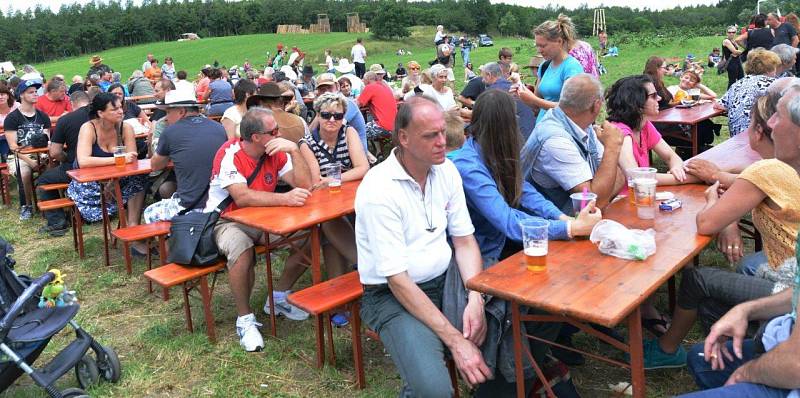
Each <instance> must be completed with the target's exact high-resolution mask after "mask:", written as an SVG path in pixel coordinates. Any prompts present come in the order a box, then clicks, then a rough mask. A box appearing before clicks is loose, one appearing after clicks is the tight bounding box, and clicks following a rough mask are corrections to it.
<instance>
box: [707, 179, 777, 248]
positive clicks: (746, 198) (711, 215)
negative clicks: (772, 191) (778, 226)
mask: <svg viewBox="0 0 800 398" xmlns="http://www.w3.org/2000/svg"><path fill="white" fill-rule="evenodd" d="M717 188H719V183H715V184H714V185H711V186H710V187H708V189H706V205H705V207H703V209H702V210H700V212H698V213H697V233H699V234H701V235H712V234H715V233H717V232H719V231H720V230H722V229H723V228H725V227H726V226H728V225H730V224H731V223H732V222H734V221H736V220H738V219H740V218H742V217H743V216H744V215H745V214H747V213H749V212H750V211H751V210H753V209H754V208H755V207H756V206H758V204H759V203H761V202H762V201H763V200H765V199H767V195H766V194H765V193H764V192H763V191H761V190H760V189H758V187H756V186H755V185H754V184H753V183H752V182H750V181H747V180H743V179H737V180H736V181H735V182H734V183H733V185H731V187H730V189H728V190H727V191H725V194H724V195H722V197H721V198H720V197H719V194H718V193H717Z"/></svg>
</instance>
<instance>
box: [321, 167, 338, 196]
mask: <svg viewBox="0 0 800 398" xmlns="http://www.w3.org/2000/svg"><path fill="white" fill-rule="evenodd" d="M321 171H322V173H323V174H324V176H325V177H328V179H329V180H328V188H329V189H330V190H331V192H332V193H337V192H341V190H342V165H341V164H340V163H331V164H327V165H325V166H323V168H322V170H321Z"/></svg>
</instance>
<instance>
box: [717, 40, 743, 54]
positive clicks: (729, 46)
mask: <svg viewBox="0 0 800 398" xmlns="http://www.w3.org/2000/svg"><path fill="white" fill-rule="evenodd" d="M722 45H723V46H725V48H727V49H728V51H730V52H731V54H732V55H734V56H739V54H741V53H742V50H738V49H736V47H735V46H734V45H733V43H731V41H730V40H728V39H725V40H723V41H722Z"/></svg>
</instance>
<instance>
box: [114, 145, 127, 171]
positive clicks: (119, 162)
mask: <svg viewBox="0 0 800 398" xmlns="http://www.w3.org/2000/svg"><path fill="white" fill-rule="evenodd" d="M114 164H115V165H116V166H117V167H125V147H124V146H121V145H120V146H115V147H114Z"/></svg>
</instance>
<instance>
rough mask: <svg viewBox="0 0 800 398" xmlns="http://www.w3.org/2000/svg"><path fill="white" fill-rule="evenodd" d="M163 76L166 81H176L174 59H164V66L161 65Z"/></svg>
mask: <svg viewBox="0 0 800 398" xmlns="http://www.w3.org/2000/svg"><path fill="white" fill-rule="evenodd" d="M161 76H163V77H164V78H165V79H169V80H175V64H174V63H172V57H164V65H161Z"/></svg>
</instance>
